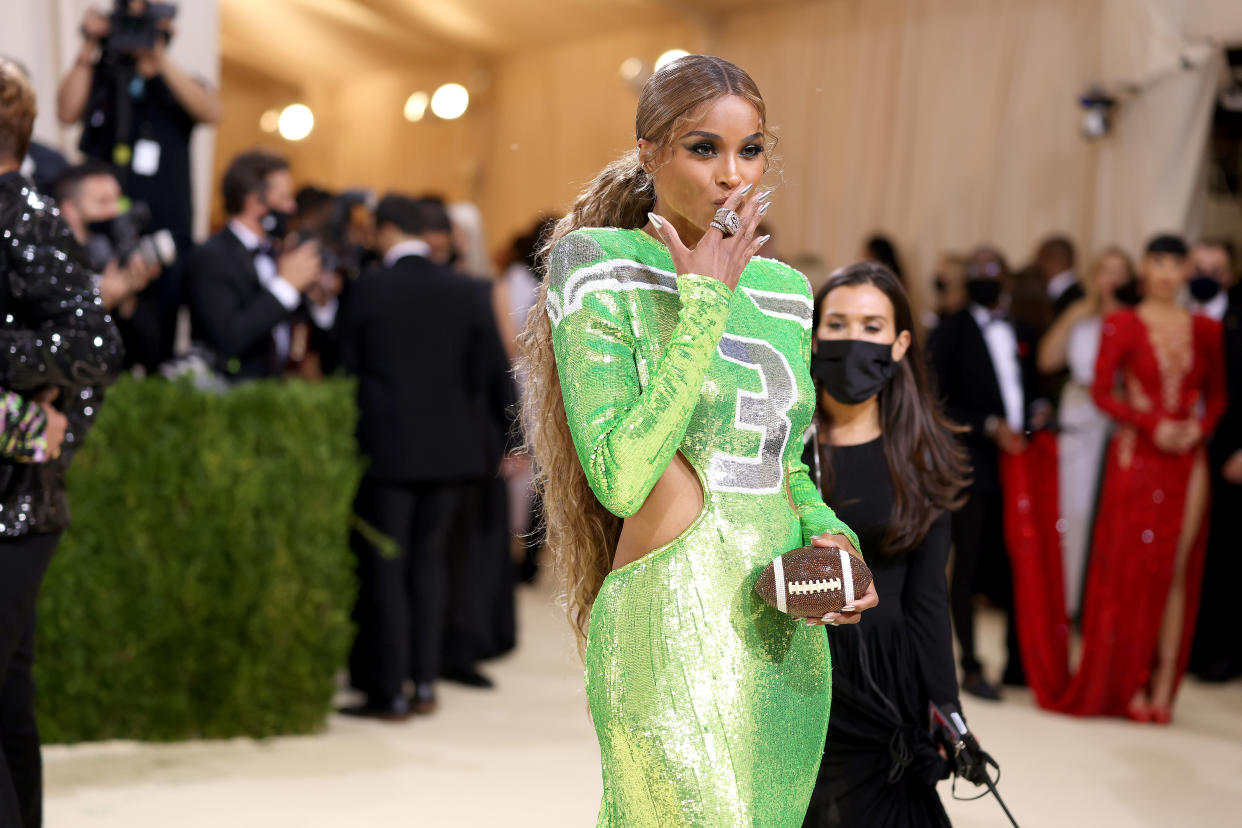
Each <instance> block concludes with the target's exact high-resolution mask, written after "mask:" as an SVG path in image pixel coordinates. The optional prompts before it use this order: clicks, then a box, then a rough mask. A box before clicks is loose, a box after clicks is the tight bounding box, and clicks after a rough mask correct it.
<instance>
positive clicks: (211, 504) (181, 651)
mask: <svg viewBox="0 0 1242 828" xmlns="http://www.w3.org/2000/svg"><path fill="white" fill-rule="evenodd" d="M355 419H356V410H355V406H354V391H353V385H352V384H351V383H349V382H348V381H344V380H332V381H328V382H325V383H321V384H307V383H302V382H261V383H252V384H249V385H243V386H240V387H237V388H235V389H232V390H230V391H228V392H227V393H224V394H213V393H208V392H203V391H199V390H196V389H195V388H194V387H193V386H192V385H190V384H189V383H187V382H167V381H163V380H146V381H140V380H135V379H131V378H123V379H122V380H121V381H120V382H118V383H117V384H116V385H115V386H113V387H112V388H111V389H109V390H108V392H107V397H106V401H105V403H104V406H103V410H102V411H101V412H100V416H99V420H98V422H97V423H96V426H95V428H94V430H93V431H92V432H91V433H90V435H89V438H88V440H87V442H86V445H85V446H84V447H83V449H82V451H81V452H79V454H78V456H77V457H76V458H75V460H74V462H73V464H72V466H71V468H70V473H69V496H70V508H71V510H72V516H73V526H72V528H71V529H70V530H69V531H68V532H67V533H66V534H65V536H64V538H63V539H62V541H61V544H60V548H59V549H58V550H57V552H56V556H55V557H54V558H53V560H52V565H51V567H50V569H49V571H48V575H47V579H46V580H45V582H44V585H43V592H42V595H41V598H40V602H39V632H38V644H37V650H38V656H37V659H36V664H35V667H36V670H35V672H36V677H37V680H38V683H39V698H38V708H39V722H40V727H41V729H42V735H43V739H44V741H45V742H75V741H83V740H94V739H113V738H124V739H144V740H176V739H189V738H200V737H202V738H223V737H232V736H255V737H262V736H272V735H276V734H287V733H305V732H310V731H314V730H316V729H318V728H319V727H321V726H322V724H323V722H324V719H325V716H326V715H327V713H328V712H329V711H330V709H331V700H332V695H333V677H334V674H335V673H336V671H337V670H338V669H339V668H340V667H341V666H342V665H343V663H344V661H345V655H346V652H347V649H348V646H349V642H350V636H351V634H352V625H351V623H350V618H349V613H350V608H351V606H352V604H353V599H354V594H355V590H356V585H355V580H354V571H353V559H352V556H351V554H350V552H349V546H348V531H349V529H348V526H349V518H350V513H351V501H352V497H353V493H354V491H355V488H356V486H357V483H358V479H359V477H360V473H361V466H360V464H359V461H358V460H357V458H356V451H355V444H354V438H353V434H354V423H355Z"/></svg>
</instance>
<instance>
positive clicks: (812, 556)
mask: <svg viewBox="0 0 1242 828" xmlns="http://www.w3.org/2000/svg"><path fill="white" fill-rule="evenodd" d="M870 585H871V570H870V569H868V568H867V565H866V564H865V563H863V561H862V558H859V557H857V556H855V555H851V554H850V553H849V552H846V551H845V550H844V549H839V548H837V547H835V546H828V547H824V546H804V547H802V548H801V549H791V550H790V551H788V552H786V553H785V554H784V555H781V556H779V557H778V558H776V559H774V560H773V561H772V563H770V564H768V565H767V567H765V568H764V570H763V572H761V573H759V580H757V581H755V592H757V593H759V597H760V598H762V599H763V600H764V602H765V603H767V604H768V605H769V606H772V607H775V608H776V609H778V610H780V611H781V612H783V613H785V614H787V615H792V616H793V617H794V618H823V617H824V616H825V615H827V614H828V613H830V612H840V610H841V608H842V607H844V606H847V605H849V604H851V603H853V601H854V600H855V599H857V598H861V597H862V595H863V593H864V592H866V591H867V587H868V586H870Z"/></svg>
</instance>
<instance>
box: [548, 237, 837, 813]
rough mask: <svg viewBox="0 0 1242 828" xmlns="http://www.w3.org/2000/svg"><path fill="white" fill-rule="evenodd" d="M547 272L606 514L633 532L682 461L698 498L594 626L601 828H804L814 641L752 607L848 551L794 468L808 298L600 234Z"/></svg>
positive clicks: (579, 421)
mask: <svg viewBox="0 0 1242 828" xmlns="http://www.w3.org/2000/svg"><path fill="white" fill-rule="evenodd" d="M548 264H549V267H548V279H549V283H548V302H547V305H548V314H549V316H550V317H551V321H552V325H553V344H554V348H555V352H556V363H557V370H558V372H559V374H560V380H561V387H562V392H563V396H564V399H565V408H566V412H567V414H568V418H569V426H570V430H571V431H572V432H573V437H574V443H575V446H576V448H577V452H578V457H579V459H580V462H581V463H582V467H583V469H584V470H585V471H586V475H587V479H588V480H589V482H590V484H591V488H592V489H593V491H594V492H595V494H596V496H597V497H598V498H599V500H600V502H601V503H602V504H603V505H604V506H605V507H606V508H607V509H608V510H609V511H611V512H613V513H615V514H617V515H619V516H622V517H625V516H628V515H632V514H634V513H635V512H636V511H638V509H639V507H641V506H642V504H643V502H644V500H645V499H646V497H647V495H648V493H649V492H650V491H651V488H652V487H653V486H654V485H655V483H656V481H657V480H658V479H659V477H660V475H661V474H662V473H663V472H664V470H665V469H666V468H667V467H668V464H669V462H671V461H672V460H673V457H674V454H675V453H676V452H678V451H680V452H681V453H682V454H683V455H684V456H685V458H686V459H687V460H688V461H689V462H690V464H691V465H692V466H693V467H694V469H695V471H696V472H697V473H698V476H699V480H700V483H701V484H702V486H703V491H704V508H703V512H702V513H701V515H700V516H699V517H698V518H697V519H696V520H695V522H694V523H693V524H691V526H690V527H689V528H688V529H687V530H686V531H685V532H684V533H683V534H682V535H680V536H679V537H678V538H677V539H675V540H674V541H672V542H671V543H668V544H666V545H664V546H661V547H660V548H658V549H656V550H654V551H652V552H651V553H649V554H647V555H646V556H644V557H643V558H641V559H639V560H637V561H635V562H633V563H631V564H629V565H627V566H624V567H622V568H620V569H618V570H616V571H614V572H613V573H612V574H610V575H609V576H608V578H607V579H606V580H605V581H604V584H603V587H602V589H601V590H600V593H599V596H598V598H597V599H596V602H595V606H594V608H593V610H592V612H591V623H590V632H589V635H588V639H587V648H586V685H587V696H588V700H589V703H590V708H591V715H592V719H593V721H594V723H595V729H596V732H597V735H598V737H599V744H600V753H601V757H602V760H603V777H604V793H603V799H602V802H601V804H600V811H599V822H598V824H599V825H600V826H610V827H611V826H618V827H619V826H624V827H625V828H637V826H667V827H668V828H672V826H789V828H795V826H800V825H801V824H802V820H803V816H804V815H805V813H806V808H807V803H808V801H809V799H810V796H811V790H812V788H813V787H814V784H815V776H816V772H817V769H818V767H819V759H820V756H821V754H822V750H823V744H824V734H825V731H826V729H827V726H828V707H829V701H830V699H831V684H830V663H829V655H828V647H827V641H826V637H825V635H824V631H823V629H822V628H820V627H807V626H806V625H805V624H804V623H803V622H801V621H797V620H795V619H792V618H789V617H788V616H785V615H782V614H781V613H778V612H777V611H776V610H774V609H771V608H770V607H768V606H767V605H765V604H764V603H762V602H761V601H760V600H759V599H758V598H757V597H756V596H755V594H754V592H753V589H752V587H753V585H754V582H755V579H756V578H757V577H758V575H759V572H760V571H761V570H762V569H763V568H764V567H765V566H766V565H767V564H768V563H769V562H770V561H771V560H772V558H774V557H776V556H777V555H779V554H781V553H783V552H785V551H787V550H789V549H792V548H795V547H798V546H801V545H803V544H805V543H809V542H810V539H811V538H812V537H813V536H815V535H818V534H821V533H823V532H827V531H832V532H844V533H846V534H847V535H848V536H849V537H851V539H853V540H854V542H855V544H857V539H856V538H855V537H854V535H853V533H852V532H850V531H849V529H848V528H847V527H846V526H845V525H844V524H843V523H841V522H840V521H839V520H838V519H837V518H836V516H835V515H834V514H833V512H832V510H831V509H829V508H828V507H827V506H826V505H824V503H823V501H822V500H821V499H820V497H819V494H818V492H817V491H816V489H815V486H814V485H813V484H812V483H811V481H810V478H809V477H808V475H807V469H806V466H805V465H803V464H802V462H801V454H802V434H803V431H804V430H805V429H806V427H807V425H808V424H809V423H810V419H811V414H812V411H813V409H814V403H815V401H814V390H813V386H812V384H811V378H810V373H809V368H808V365H809V360H810V348H811V345H810V337H811V330H810V327H811V295H810V291H809V288H808V286H807V282H806V279H805V278H804V277H803V276H802V275H801V274H799V273H798V272H797V271H795V270H793V269H791V268H789V267H787V266H785V265H783V264H781V263H780V262H777V261H774V260H770V259H761V258H756V259H753V260H752V261H751V262H750V264H749V265H747V267H746V269H745V271H744V272H743V274H742V277H741V280H740V282H739V284H738V287H737V289H736V291H730V290H729V289H728V288H727V287H726V286H725V285H723V284H722V283H720V282H719V281H717V280H715V279H712V278H709V277H705V276H697V275H683V276H680V277H679V276H677V275H676V274H675V273H674V272H673V263H672V260H671V258H670V257H669V255H668V251H667V250H666V249H665V247H664V246H663V245H661V244H660V243H659V242H657V241H656V240H654V239H652V238H651V237H650V236H648V235H647V234H645V233H643V232H642V231H641V230H618V229H612V228H603V229H587V230H578V231H575V232H574V233H571V234H569V235H567V236H565V237H564V238H563V239H562V240H561V241H560V242H558V243H557V245H556V247H555V248H554V249H553V251H552V253H551V256H550V258H549V263H548ZM791 500H792V504H793V506H791ZM795 508H796V511H795Z"/></svg>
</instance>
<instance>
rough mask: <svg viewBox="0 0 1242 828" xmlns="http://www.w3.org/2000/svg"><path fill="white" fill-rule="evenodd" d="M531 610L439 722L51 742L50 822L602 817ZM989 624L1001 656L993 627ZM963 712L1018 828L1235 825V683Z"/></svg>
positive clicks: (520, 824)
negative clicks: (1142, 712)
mask: <svg viewBox="0 0 1242 828" xmlns="http://www.w3.org/2000/svg"><path fill="white" fill-rule="evenodd" d="M521 621H522V628H521V631H522V640H523V646H522V648H521V650H520V651H519V652H518V653H517V654H515V655H513V656H512V657H510V658H508V659H506V660H504V661H502V662H499V663H497V664H495V665H493V666H492V668H491V672H492V673H493V675H494V676H495V677H496V678H497V680H498V682H499V685H500V687H499V689H498V690H496V691H492V692H477V691H469V690H465V689H455V688H445V689H444V691H443V695H442V710H441V712H440V713H439V714H437V715H436V716H434V717H431V718H427V719H421V720H417V721H412V722H409V723H406V724H403V725H384V724H378V723H370V722H359V721H353V720H349V719H345V718H341V717H334V718H333V719H332V720H331V721H330V722H329V723H328V726H327V729H326V730H325V732H324V733H322V734H320V735H318V736H313V737H305V738H290V739H274V740H271V741H268V742H262V743H255V742H249V741H243V740H238V741H232V742H209V743H190V744H180V745H159V746H153V745H139V744H132V743H109V744H95V745H79V746H73V747H63V746H56V747H51V748H48V749H47V750H46V757H45V758H46V765H47V825H48V827H49V828H77V827H78V826H83V827H85V826H90V827H91V828H105V826H107V827H108V828H113V827H115V828H120V827H121V826H124V828H146V826H160V827H161V828H164V826H175V827H176V828H199V826H204V827H205V826H212V828H217V826H228V828H249V827H250V826H256V827H258V826H262V827H263V828H317V827H318V826H405V825H409V826H454V828H460V827H461V826H466V827H467V828H470V827H472V826H492V825H496V826H505V827H506V828H524V827H525V826H539V828H560V826H573V828H583V826H589V825H592V824H593V823H594V816H595V809H596V804H597V800H598V797H599V786H600V782H599V768H598V761H599V755H598V752H597V750H596V747H595V740H594V735H593V732H592V730H591V727H590V724H589V723H588V721H587V717H586V714H585V708H584V702H583V695H582V690H581V668H580V667H579V666H578V665H577V663H576V657H575V656H574V655H573V653H572V650H571V649H570V643H569V638H568V633H567V632H566V631H565V628H564V625H563V624H562V622H561V620H560V616H559V614H558V613H557V612H556V611H555V610H554V609H553V608H552V606H551V604H550V602H549V600H548V597H547V595H546V594H544V593H542V592H538V591H523V593H522V597H521ZM984 632H985V634H989V635H987V640H986V642H985V645H986V647H987V651H988V652H991V653H996V652H998V651H999V646H1000V641H999V638H998V633H999V629H998V627H997V625H996V624H995V623H991V624H988V625H986V627H985V630H984ZM967 714H968V715H969V717H970V720H971V724H972V726H973V727H974V729H975V730H976V732H977V733H978V734H979V735H980V737H981V739H982V740H983V741H984V744H985V747H987V748H988V749H989V750H990V751H992V752H993V753H994V754H995V756H996V757H997V758H998V759H999V760H1000V762H1001V764H1002V766H1003V767H1004V773H1005V776H1004V779H1003V780H1002V782H1001V785H1000V788H1001V792H1002V793H1003V794H1004V796H1005V798H1006V799H1007V801H1008V802H1009V805H1010V808H1011V809H1012V810H1013V811H1014V813H1015V815H1016V816H1017V817H1018V820H1019V822H1020V824H1021V825H1022V826H1023V828H1032V826H1057V827H1058V828H1065V827H1066V826H1069V828H1074V826H1109V828H1128V827H1129V826H1135V827H1136V828H1137V826H1153V828H1154V827H1156V826H1159V827H1160V828H1170V826H1172V828H1180V826H1191V825H1194V826H1196V827H1197V828H1211V827H1213V826H1242V683H1234V684H1232V685H1228V686H1225V687H1205V686H1199V685H1195V684H1191V685H1189V686H1188V687H1187V688H1186V691H1185V693H1184V695H1183V697H1182V700H1181V705H1180V707H1179V709H1178V719H1177V721H1176V722H1175V723H1174V724H1173V726H1171V727H1169V728H1163V729H1157V728H1154V727H1145V726H1137V725H1132V724H1129V723H1126V722H1119V721H1081V720H1074V719H1069V718H1065V717H1061V716H1054V715H1051V714H1047V713H1044V712H1042V711H1039V710H1037V709H1035V708H1034V707H1033V706H1032V704H1031V703H1030V701H1029V699H1028V698H1025V697H1024V696H1023V695H1022V694H1018V693H1011V694H1010V695H1009V696H1008V698H1007V700H1006V701H1005V702H1004V703H1003V704H998V705H988V704H984V703H975V704H969V703H968V707H967ZM943 795H944V796H945V797H946V798H947V795H948V789H947V787H946V788H945V789H944V791H943ZM948 807H949V812H950V814H951V816H952V817H953V822H954V824H955V825H957V826H959V828H974V827H977V828H984V826H988V827H989V828H990V827H991V826H998V825H1004V824H1005V823H1004V819H1003V816H1002V814H1001V812H1000V810H999V808H997V807H996V805H995V803H993V802H991V801H989V800H980V801H978V802H950V803H949V806H948ZM859 828H866V827H865V826H859Z"/></svg>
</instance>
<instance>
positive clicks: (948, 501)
mask: <svg viewBox="0 0 1242 828" xmlns="http://www.w3.org/2000/svg"><path fill="white" fill-rule="evenodd" d="M856 285H871V286H872V287H875V288H877V289H878V290H879V291H880V292H881V293H883V294H884V295H885V296H887V297H888V301H889V302H890V303H892V306H893V323H894V327H895V328H896V329H897V332H898V333H899V334H900V333H901V332H902V331H909V332H910V347H909V348H907V349H906V355H905V356H904V357H903V358H902V360H901V361H900V362H899V363H897V373H896V374H894V375H893V378H892V380H890V381H889V383H888V384H887V385H885V386H884V388H882V389H881V390H880V395H879V405H880V428H881V429H882V430H883V433H884V457H885V459H886V460H887V462H888V473H889V477H890V478H891V479H892V481H893V513H892V515H891V516H890V517H889V523H888V530H887V532H886V533H885V536H884V549H883V550H882V551H883V552H884V553H886V554H887V553H897V552H908V551H910V550H911V549H913V548H914V547H916V546H918V545H919V544H920V543H921V542H922V541H923V538H924V537H926V536H927V533H928V531H930V530H931V527H932V524H933V523H935V522H936V518H938V517H939V516H940V513H941V512H943V511H945V510H949V511H952V510H956V509H958V508H961V506H962V504H963V503H965V501H966V499H965V497H964V496H963V490H964V489H965V488H966V486H967V485H968V484H969V483H970V462H969V459H968V458H967V456H966V450H965V449H964V448H963V447H962V444H961V442H960V441H958V440H957V439H956V436H957V435H958V434H962V433H964V432H965V431H966V429H965V428H963V427H962V426H960V425H957V424H956V423H954V422H952V421H951V420H949V419H948V418H947V417H946V416H945V414H944V411H943V410H942V408H941V405H940V401H939V400H938V399H937V398H936V395H935V393H934V391H933V389H932V386H931V383H930V382H929V381H928V377H927V364H926V362H925V361H924V357H923V347H922V345H921V344H920V343H919V339H918V336H917V335H916V332H915V329H914V315H913V314H912V313H911V312H910V300H909V299H908V298H907V297H906V291H905V288H903V287H902V285H901V282H900V281H898V279H897V277H896V276H895V275H894V274H893V272H892V271H891V270H889V269H888V268H887V267H885V266H884V265H882V264H880V263H878V262H858V263H857V264H852V265H849V266H847V267H843V268H841V269H840V270H837V271H835V272H833V273H832V275H831V276H829V277H828V281H827V282H825V283H824V285H823V287H821V288H820V289H819V291H818V292H817V293H816V294H815V307H814V309H813V310H812V312H811V314H812V318H811V326H812V327H811V330H812V331H818V330H819V321H820V319H821V318H822V317H823V313H824V300H825V299H827V298H828V294H830V293H832V292H833V291H834V290H836V289H837V288H840V287H853V286H856ZM818 386H819V383H818V382H816V390H817V392H819V393H817V395H816V396H817V398H818V399H819V400H820V404H819V405H818V406H817V407H818V409H819V412H818V416H819V422H820V428H821V429H827V428H831V427H832V418H831V416H830V415H829V414H828V410H827V408H826V407H825V406H824V405H823V404H822V391H820V389H819V388H818ZM814 450H815V451H818V452H820V468H821V469H822V470H823V471H822V474H821V479H820V493H821V494H822V495H823V497H824V500H825V501H828V502H832V494H833V489H834V483H835V481H834V479H833V474H832V445H831V443H829V444H825V445H817V446H815V447H814Z"/></svg>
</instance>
